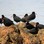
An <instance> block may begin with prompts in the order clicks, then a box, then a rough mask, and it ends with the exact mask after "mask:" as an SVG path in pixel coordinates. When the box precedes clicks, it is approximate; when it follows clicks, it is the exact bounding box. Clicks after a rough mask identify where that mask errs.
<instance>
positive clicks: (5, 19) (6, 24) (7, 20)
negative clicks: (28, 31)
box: [2, 15, 14, 26]
mask: <svg viewBox="0 0 44 44" xmlns="http://www.w3.org/2000/svg"><path fill="white" fill-rule="evenodd" d="M2 22H3V24H4V25H5V26H11V25H13V24H14V23H13V21H11V20H10V19H9V18H7V17H5V16H4V15H2Z"/></svg>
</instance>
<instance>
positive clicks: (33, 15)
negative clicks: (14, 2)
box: [28, 12, 36, 21]
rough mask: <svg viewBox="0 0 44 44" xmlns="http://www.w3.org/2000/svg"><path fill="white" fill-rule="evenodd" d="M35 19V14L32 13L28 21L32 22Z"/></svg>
mask: <svg viewBox="0 0 44 44" xmlns="http://www.w3.org/2000/svg"><path fill="white" fill-rule="evenodd" d="M35 18H36V15H35V12H32V14H31V15H29V19H28V20H29V21H30V20H34V19H35Z"/></svg>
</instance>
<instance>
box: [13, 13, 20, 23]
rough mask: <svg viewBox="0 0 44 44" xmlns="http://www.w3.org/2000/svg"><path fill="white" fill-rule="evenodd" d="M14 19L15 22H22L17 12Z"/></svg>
mask: <svg viewBox="0 0 44 44" xmlns="http://www.w3.org/2000/svg"><path fill="white" fill-rule="evenodd" d="M13 19H14V21H15V22H20V21H21V18H20V17H18V16H16V14H13Z"/></svg>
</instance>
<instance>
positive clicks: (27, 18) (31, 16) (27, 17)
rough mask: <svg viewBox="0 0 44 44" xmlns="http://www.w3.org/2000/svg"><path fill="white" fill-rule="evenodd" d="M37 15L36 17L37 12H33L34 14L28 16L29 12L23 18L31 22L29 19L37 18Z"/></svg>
mask: <svg viewBox="0 0 44 44" xmlns="http://www.w3.org/2000/svg"><path fill="white" fill-rule="evenodd" d="M35 17H36V15H35V12H32V14H31V15H29V16H28V14H26V15H25V16H24V17H23V18H22V20H23V21H25V22H29V21H31V20H33V19H35Z"/></svg>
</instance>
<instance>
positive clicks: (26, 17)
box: [0, 12, 44, 34]
mask: <svg viewBox="0 0 44 44" xmlns="http://www.w3.org/2000/svg"><path fill="white" fill-rule="evenodd" d="M35 18H36V14H35V12H32V13H31V14H30V15H28V14H25V15H24V17H23V18H20V17H18V16H16V14H13V20H14V21H15V22H17V23H18V22H20V21H22V22H24V23H25V24H26V25H25V27H26V28H27V29H30V31H28V32H29V33H32V34H37V33H38V30H39V29H42V28H44V25H43V24H39V23H38V22H37V23H36V26H35V27H34V26H33V25H31V24H30V23H29V22H30V21H31V20H34V19H35ZM2 23H3V24H4V25H5V26H11V25H14V23H13V21H12V20H10V19H9V18H7V17H5V16H4V15H2V18H0V24H2ZM38 28H39V29H38ZM19 32H20V31H19Z"/></svg>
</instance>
